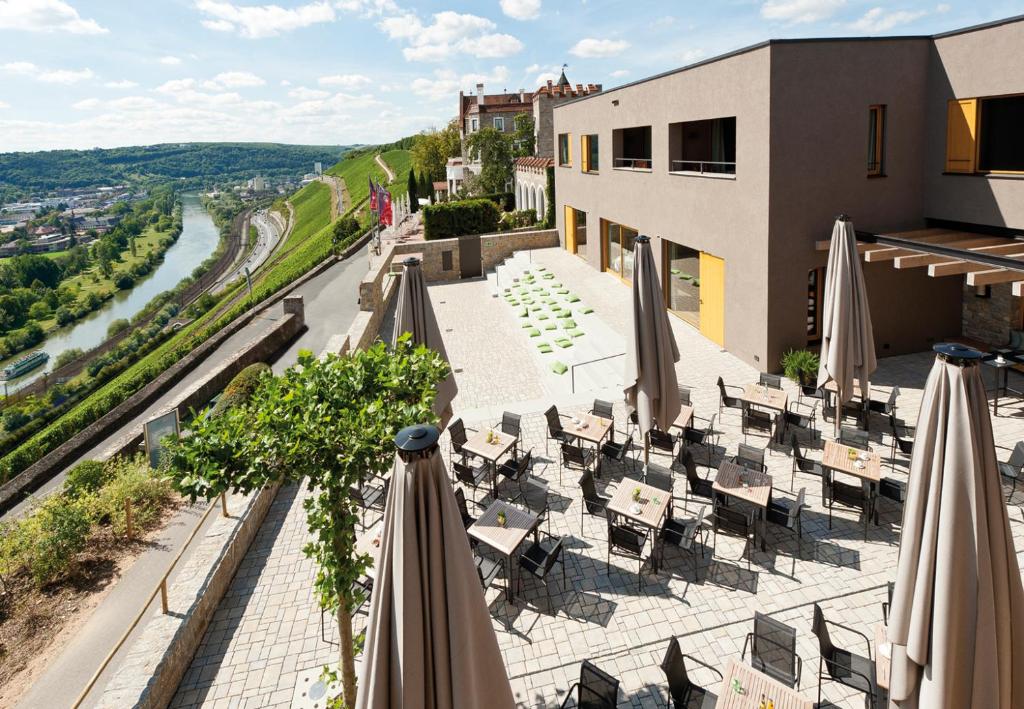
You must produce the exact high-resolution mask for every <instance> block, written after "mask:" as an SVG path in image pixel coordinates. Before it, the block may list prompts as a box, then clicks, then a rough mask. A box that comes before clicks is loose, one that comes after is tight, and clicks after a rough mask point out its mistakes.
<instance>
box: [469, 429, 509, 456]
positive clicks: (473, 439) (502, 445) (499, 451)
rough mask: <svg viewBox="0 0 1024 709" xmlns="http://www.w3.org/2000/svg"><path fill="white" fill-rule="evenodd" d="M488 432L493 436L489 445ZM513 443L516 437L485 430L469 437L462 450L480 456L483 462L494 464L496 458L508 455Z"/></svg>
mask: <svg viewBox="0 0 1024 709" xmlns="http://www.w3.org/2000/svg"><path fill="white" fill-rule="evenodd" d="M488 431H492V433H493V434H494V436H493V437H494V441H493V442H491V443H488V442H487V432H488ZM515 443H516V437H515V436H513V435H511V434H509V433H502V432H501V431H493V430H492V429H489V428H485V429H483V430H481V431H477V432H476V433H474V434H473V435H472V436H470V437H469V440H468V441H466V442H465V444H463V446H462V449H463V450H465V451H468V452H470V453H472V454H473V455H477V456H480V457H481V458H483V459H484V460H487V461H490V462H492V463H495V462H497V460H498V458H500V457H501V456H503V455H505V454H506V453H508V451H509V449H511V448H512V446H514V445H515Z"/></svg>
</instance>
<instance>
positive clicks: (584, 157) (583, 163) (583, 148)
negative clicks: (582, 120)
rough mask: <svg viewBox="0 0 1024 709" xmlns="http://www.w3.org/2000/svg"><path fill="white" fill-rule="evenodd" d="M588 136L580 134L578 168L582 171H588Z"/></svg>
mask: <svg viewBox="0 0 1024 709" xmlns="http://www.w3.org/2000/svg"><path fill="white" fill-rule="evenodd" d="M588 143H590V136H589V135H581V136H580V169H581V170H582V171H583V172H590V145H588Z"/></svg>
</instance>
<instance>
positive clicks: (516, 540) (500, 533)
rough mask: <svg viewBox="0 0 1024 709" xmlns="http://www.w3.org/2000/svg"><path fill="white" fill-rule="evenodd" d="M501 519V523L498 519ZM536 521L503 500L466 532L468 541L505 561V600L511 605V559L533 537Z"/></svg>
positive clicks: (535, 531) (496, 502) (526, 512)
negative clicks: (521, 545)
mask: <svg viewBox="0 0 1024 709" xmlns="http://www.w3.org/2000/svg"><path fill="white" fill-rule="evenodd" d="M499 514H503V515H504V522H502V520H501V519H500V517H499ZM539 519H540V518H539V517H538V516H537V515H535V514H534V513H533V512H530V511H529V510H524V509H523V508H522V507H519V506H517V505H513V504H511V503H509V502H505V501H504V500H498V499H495V500H494V502H492V503H491V504H490V505H489V506H488V507H487V509H486V510H484V513H483V514H482V515H480V516H479V517H477V519H476V521H475V522H473V524H471V525H470V526H469V529H468V530H466V532H467V534H469V536H470V537H472V538H473V539H475V540H477V541H478V542H481V543H483V544H486V545H487V546H489V547H490V548H491V549H493V550H494V551H496V552H498V553H499V554H501V556H502V557H503V558H504V559H505V579H506V585H505V596H506V597H507V598H508V600H509V603H511V602H512V601H513V600H514V598H515V592H514V591H513V584H512V568H513V564H512V557H513V556H514V555H515V553H516V550H517V549H518V548H519V545H520V544H522V543H523V540H524V539H526V537H527V536H528V535H529V534H530V533H533V534H534V536H535V537H536V534H537V526H538V522H539Z"/></svg>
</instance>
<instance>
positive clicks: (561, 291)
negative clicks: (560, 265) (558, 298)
mask: <svg viewBox="0 0 1024 709" xmlns="http://www.w3.org/2000/svg"><path fill="white" fill-rule="evenodd" d="M555 293H558V295H568V294H569V289H568V288H559V289H558V290H556V291H555Z"/></svg>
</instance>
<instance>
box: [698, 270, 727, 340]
mask: <svg viewBox="0 0 1024 709" xmlns="http://www.w3.org/2000/svg"><path fill="white" fill-rule="evenodd" d="M700 332H701V334H702V335H704V337H706V338H708V339H709V340H711V341H712V342H717V343H718V344H719V345H721V346H722V347H724V346H725V260H724V259H720V258H718V257H717V256H712V255H711V254H706V253H704V252H703V251H701V252H700Z"/></svg>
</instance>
